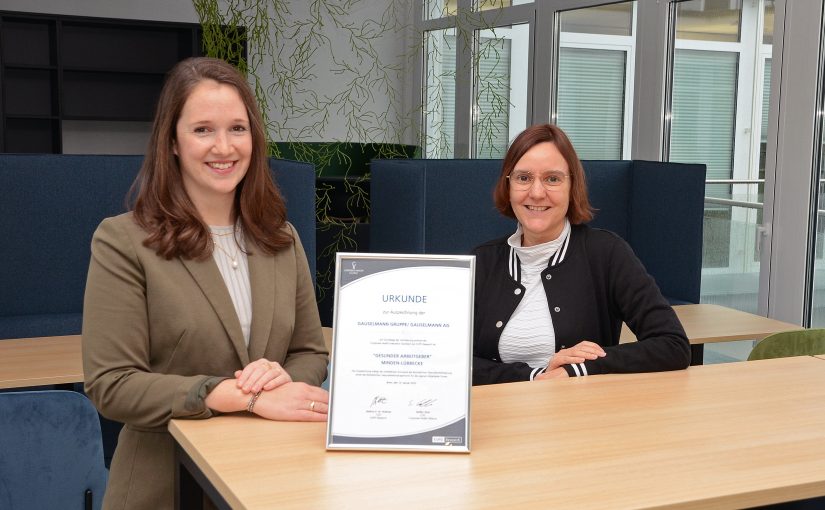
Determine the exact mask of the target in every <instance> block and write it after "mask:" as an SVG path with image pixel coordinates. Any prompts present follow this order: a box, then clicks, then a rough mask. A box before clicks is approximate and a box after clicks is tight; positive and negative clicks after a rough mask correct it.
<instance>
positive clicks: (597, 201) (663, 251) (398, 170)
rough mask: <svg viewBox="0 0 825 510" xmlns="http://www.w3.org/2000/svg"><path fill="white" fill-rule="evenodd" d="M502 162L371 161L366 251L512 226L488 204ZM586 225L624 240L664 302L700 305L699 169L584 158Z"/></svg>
mask: <svg viewBox="0 0 825 510" xmlns="http://www.w3.org/2000/svg"><path fill="white" fill-rule="evenodd" d="M501 165H502V161H501V160H452V159H451V160H439V159H428V160H425V159H420V160H374V161H373V162H372V167H371V172H372V174H371V175H372V180H371V184H370V186H371V200H372V216H371V220H370V251H373V252H383V253H445V254H466V253H468V252H469V251H470V250H471V249H472V248H473V247H475V246H477V245H479V244H481V243H483V242H485V241H488V240H491V239H495V238H498V237H502V236H505V235H508V234H511V233H513V232H514V231H515V226H516V225H515V221H514V220H511V219H509V218H505V217H503V216H502V215H501V214H499V212H498V211H497V210H496V209H495V207H494V206H493V198H492V191H493V187H494V186H495V183H496V180H497V179H498V176H499V173H500V172H501ZM583 165H584V170H585V174H586V177H587V183H588V193H589V197H590V202H591V205H592V206H593V207H594V208H595V209H596V214H595V217H594V219H593V221H591V222H590V225H591V226H593V227H597V228H604V229H607V230H611V231H613V232H615V233H617V234H618V235H620V236H621V237H622V238H624V239H625V240H626V241H627V242H628V243H629V244H630V246H631V247H632V248H633V250H634V251H635V252H636V255H637V256H638V257H639V259H640V260H641V261H642V263H643V264H644V265H645V267H646V269H647V271H648V272H649V273H650V274H651V275H652V276H653V277H654V278H655V280H656V282H657V284H658V285H659V288H660V289H661V290H662V293H663V294H664V295H665V297H667V298H668V299H669V300H670V302H671V303H674V304H681V303H698V302H699V289H700V284H701V269H702V217H703V210H704V189H705V171H706V170H705V165H688V164H679V163H660V162H651V161H584V162H583Z"/></svg>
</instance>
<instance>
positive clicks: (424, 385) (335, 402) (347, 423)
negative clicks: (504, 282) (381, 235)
mask: <svg viewBox="0 0 825 510" xmlns="http://www.w3.org/2000/svg"><path fill="white" fill-rule="evenodd" d="M335 268H336V278H335V311H334V322H333V343H332V357H331V362H332V371H331V375H330V401H329V404H330V405H329V420H328V421H327V448H328V449H357V450H368V449H375V450H415V451H421V450H426V451H440V452H465V453H466V452H469V451H470V385H471V378H470V377H471V372H470V370H471V366H472V365H471V363H472V337H473V286H474V282H475V277H474V275H475V257H472V256H449V255H388V254H376V253H338V254H337V257H336V260H335Z"/></svg>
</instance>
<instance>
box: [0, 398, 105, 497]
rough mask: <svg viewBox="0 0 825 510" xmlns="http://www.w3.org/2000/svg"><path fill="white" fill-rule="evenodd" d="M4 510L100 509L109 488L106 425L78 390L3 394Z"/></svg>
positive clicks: (0, 481) (0, 482) (0, 457)
mask: <svg viewBox="0 0 825 510" xmlns="http://www.w3.org/2000/svg"><path fill="white" fill-rule="evenodd" d="M0 452H1V453H0V508H4V509H9V510H14V509H29V508H60V509H66V510H72V509H78V510H80V509H89V510H90V509H93V508H94V509H98V508H100V507H101V502H102V501H103V494H104V492H105V490H106V481H107V479H108V471H107V470H106V468H105V467H104V465H103V444H102V443H101V440H100V424H99V422H98V418H97V411H95V408H94V406H93V405H92V403H91V402H90V401H89V399H87V398H86V397H85V396H83V395H81V394H79V393H75V392H73V391H53V390H50V391H21V392H14V393H0Z"/></svg>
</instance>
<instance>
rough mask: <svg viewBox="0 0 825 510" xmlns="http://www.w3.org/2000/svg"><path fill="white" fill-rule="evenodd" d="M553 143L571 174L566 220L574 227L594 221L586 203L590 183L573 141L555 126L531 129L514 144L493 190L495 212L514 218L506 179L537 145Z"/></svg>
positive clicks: (543, 125) (532, 127)
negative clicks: (496, 210)
mask: <svg viewBox="0 0 825 510" xmlns="http://www.w3.org/2000/svg"><path fill="white" fill-rule="evenodd" d="M544 142H550V143H552V144H553V145H555V146H556V148H557V149H558V150H559V152H560V153H561V155H562V157H563V158H564V160H565V161H566V162H567V167H568V170H569V171H570V205H569V206H568V207H567V219H568V220H570V223H571V224H573V225H578V224H579V223H587V222H588V221H590V220H592V219H593V208H592V207H590V201H589V200H588V199H587V181H586V180H585V177H584V168H582V162H581V161H580V160H579V156H578V155H577V154H576V149H574V148H573V144H572V143H570V139H569V138H567V135H566V134H564V131H562V130H561V128H559V127H558V126H554V125H553V124H536V125H535V126H530V127H528V128H527V129H525V130H524V131H522V132H521V133H519V135H518V136H517V137H516V139H515V140H513V143H512V144H510V148H509V149H507V155H506V156H504V164H503V165H502V167H501V175H499V179H498V182H497V183H496V187H495V189H494V190H493V201H494V202H495V204H496V209H498V211H499V212H500V213H501V214H503V215H504V216H507V217H509V218H515V217H516V213H514V212H513V206H512V205H511V204H510V181H509V179H507V176H508V175H510V172H512V171H513V169H514V168H515V167H516V163H518V161H519V160H520V159H521V158H522V157H523V156H524V154H525V153H527V151H529V150H530V149H532V148H533V147H535V146H536V145H538V144H540V143H544Z"/></svg>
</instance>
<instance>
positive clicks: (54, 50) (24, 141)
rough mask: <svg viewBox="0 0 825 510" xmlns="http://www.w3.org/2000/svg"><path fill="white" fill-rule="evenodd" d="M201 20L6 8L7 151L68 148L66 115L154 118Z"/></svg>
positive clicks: (195, 44)
mask: <svg viewBox="0 0 825 510" xmlns="http://www.w3.org/2000/svg"><path fill="white" fill-rule="evenodd" d="M200 40H201V38H200V26H199V25H197V24H184V23H165V22H149V21H136V20H116V19H105V18H81V17H76V16H52V15H40V14H26V13H18V12H3V11H0V121H2V126H0V127H2V134H1V135H0V152H46V153H60V152H62V142H61V140H62V122H63V121H64V120H106V121H112V120H114V121H149V120H151V119H152V116H153V114H154V108H155V103H156V101H157V97H158V95H159V93H160V89H161V87H162V85H163V80H164V76H165V74H166V72H167V71H168V70H169V69H170V68H171V67H172V66H174V65H175V63H177V62H179V61H180V60H182V59H184V58H187V57H190V56H194V55H200V54H202V52H201V50H200Z"/></svg>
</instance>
